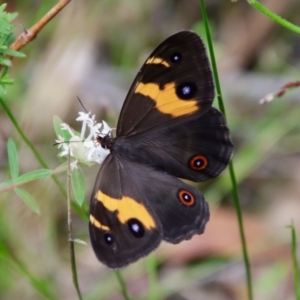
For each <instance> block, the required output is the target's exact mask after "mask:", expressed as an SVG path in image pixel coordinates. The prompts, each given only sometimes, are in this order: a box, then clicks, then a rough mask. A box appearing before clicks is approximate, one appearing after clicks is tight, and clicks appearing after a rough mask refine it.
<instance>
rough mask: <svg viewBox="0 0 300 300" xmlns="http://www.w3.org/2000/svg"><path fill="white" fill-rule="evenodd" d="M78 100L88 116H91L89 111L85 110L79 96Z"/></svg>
mask: <svg viewBox="0 0 300 300" xmlns="http://www.w3.org/2000/svg"><path fill="white" fill-rule="evenodd" d="M77 100H78V101H79V103H80V105H81V106H82V108H83V109H84V110H85V112H86V113H87V114H90V113H89V112H88V111H87V109H86V108H85V106H84V105H83V103H82V101H81V100H80V98H79V96H77Z"/></svg>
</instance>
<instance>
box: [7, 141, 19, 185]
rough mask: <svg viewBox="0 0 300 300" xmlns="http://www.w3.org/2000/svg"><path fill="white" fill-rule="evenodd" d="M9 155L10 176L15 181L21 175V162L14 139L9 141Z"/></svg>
mask: <svg viewBox="0 0 300 300" xmlns="http://www.w3.org/2000/svg"><path fill="white" fill-rule="evenodd" d="M7 153H8V163H9V169H10V175H11V178H12V180H13V181H15V180H16V179H17V177H18V175H19V161H18V153H17V148H16V145H15V143H14V142H13V140H12V139H9V140H8V142H7Z"/></svg>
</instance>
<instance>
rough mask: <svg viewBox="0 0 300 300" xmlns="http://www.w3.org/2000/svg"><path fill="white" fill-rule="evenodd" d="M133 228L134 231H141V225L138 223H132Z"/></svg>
mask: <svg viewBox="0 0 300 300" xmlns="http://www.w3.org/2000/svg"><path fill="white" fill-rule="evenodd" d="M131 228H132V230H133V231H134V232H139V230H140V226H139V225H138V224H136V223H135V224H132V225H131Z"/></svg>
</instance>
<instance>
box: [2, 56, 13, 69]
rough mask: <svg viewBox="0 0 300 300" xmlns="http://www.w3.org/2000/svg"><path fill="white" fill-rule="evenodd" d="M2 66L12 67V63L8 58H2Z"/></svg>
mask: <svg viewBox="0 0 300 300" xmlns="http://www.w3.org/2000/svg"><path fill="white" fill-rule="evenodd" d="M0 65H3V66H6V67H10V66H11V61H10V60H9V59H8V58H3V57H1V61H0Z"/></svg>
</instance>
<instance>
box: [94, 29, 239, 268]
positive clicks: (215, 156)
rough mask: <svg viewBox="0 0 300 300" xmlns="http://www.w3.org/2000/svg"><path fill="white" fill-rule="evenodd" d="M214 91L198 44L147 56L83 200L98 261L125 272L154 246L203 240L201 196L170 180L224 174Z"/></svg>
mask: <svg viewBox="0 0 300 300" xmlns="http://www.w3.org/2000/svg"><path fill="white" fill-rule="evenodd" d="M213 98H214V86H213V80H212V74H211V71H210V67H209V62H208V59H207V56H206V52H205V48H204V45H203V42H202V41H201V39H200V38H199V36H198V35H196V34H195V33H193V32H190V31H182V32H179V33H177V34H175V35H173V36H171V37H169V38H168V39H167V40H165V41H164V42H163V43H162V44H161V45H159V46H158V47H157V49H155V50H154V52H153V53H152V54H151V55H150V57H149V58H148V59H147V61H146V62H145V64H144V66H143V67H142V69H141V70H140V72H139V73H138V75H137V77H136V79H135V81H134V83H133V84H132V86H131V88H130V90H129V93H128V95H127V98H126V100H125V103H124V105H123V108H122V111H121V114H120V117H119V121H118V125H117V136H116V137H115V138H113V137H110V136H109V135H108V136H105V137H103V138H101V139H100V142H101V145H102V147H104V148H107V149H110V151H111V153H110V154H109V155H108V157H107V158H106V159H105V161H104V162H103V164H102V166H101V168H100V171H99V174H98V176H97V179H96V184H95V187H94V191H93V194H92V198H91V204H90V224H89V229H90V237H91V242H92V246H93V248H94V251H95V253H96V255H97V257H98V259H99V260H100V261H101V262H103V263H104V264H106V265H107V266H109V267H111V268H119V267H123V266H126V265H128V264H130V263H132V262H134V261H136V260H138V259H139V258H141V257H143V256H145V255H147V254H148V253H149V252H151V251H153V250H154V249H155V248H156V247H157V246H158V245H159V244H160V242H161V240H165V241H167V242H170V243H173V244H176V243H179V242H181V241H182V240H186V239H190V238H191V237H192V236H193V235H195V234H201V233H203V232H204V229H205V225H206V223H207V222H208V220H209V210H208V205H207V203H206V202H205V200H204V197H203V195H202V193H201V192H200V191H199V190H198V189H197V188H195V187H193V186H191V185H189V184H187V183H184V182H183V181H181V180H180V179H178V178H183V179H189V180H192V181H197V182H198V181H204V180H207V179H210V178H213V177H216V176H218V175H219V174H220V173H221V172H222V171H223V170H224V168H225V167H226V166H227V164H228V162H229V160H230V158H231V155H232V152H233V146H232V143H231V140H230V134H229V130H228V128H227V126H226V123H225V119H224V117H223V115H222V114H221V113H220V112H219V111H218V110H217V109H215V108H212V107H211V104H212V101H213Z"/></svg>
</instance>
